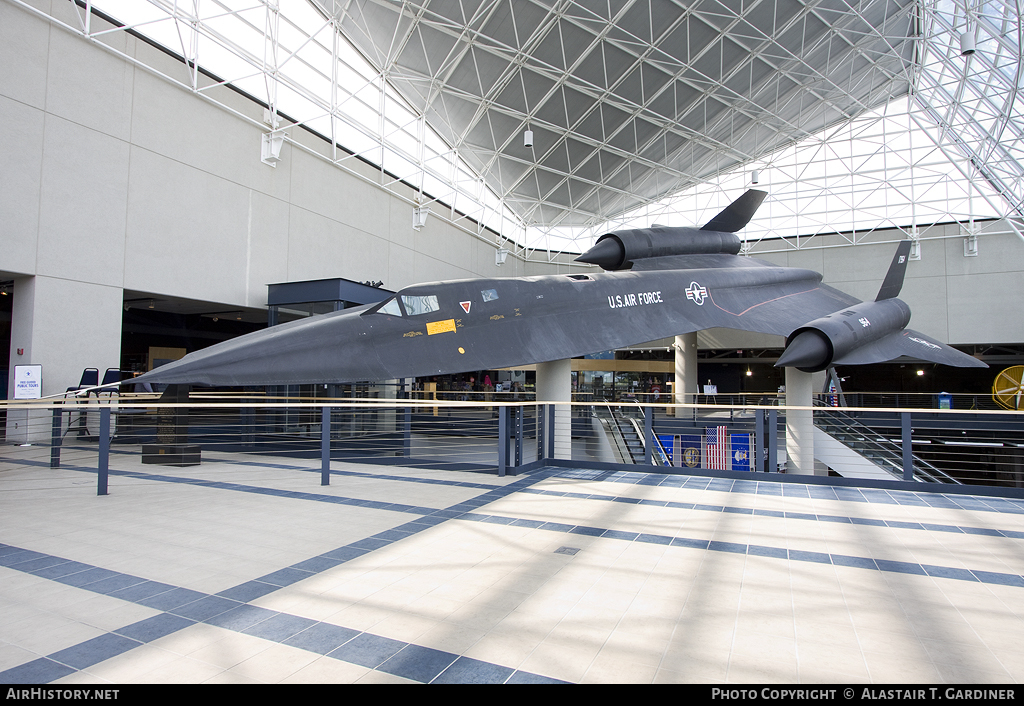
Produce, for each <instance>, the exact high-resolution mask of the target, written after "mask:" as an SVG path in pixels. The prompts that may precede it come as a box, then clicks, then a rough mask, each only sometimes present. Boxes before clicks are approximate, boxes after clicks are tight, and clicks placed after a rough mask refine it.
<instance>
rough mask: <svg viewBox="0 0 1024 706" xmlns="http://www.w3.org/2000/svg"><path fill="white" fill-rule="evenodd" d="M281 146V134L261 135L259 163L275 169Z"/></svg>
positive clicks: (279, 159)
mask: <svg viewBox="0 0 1024 706" xmlns="http://www.w3.org/2000/svg"><path fill="white" fill-rule="evenodd" d="M283 145H284V133H283V132H265V133H263V142H262V143H261V146H260V161H262V162H263V163H264V164H269V165H270V166H271V167H277V163H278V162H280V161H281V147H282V146H283Z"/></svg>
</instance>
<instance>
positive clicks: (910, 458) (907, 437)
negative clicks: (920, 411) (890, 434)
mask: <svg viewBox="0 0 1024 706" xmlns="http://www.w3.org/2000/svg"><path fill="white" fill-rule="evenodd" d="M900 417H901V420H900V421H901V422H902V427H903V440H902V443H903V480H914V447H913V446H912V445H911V444H912V441H911V429H910V412H900Z"/></svg>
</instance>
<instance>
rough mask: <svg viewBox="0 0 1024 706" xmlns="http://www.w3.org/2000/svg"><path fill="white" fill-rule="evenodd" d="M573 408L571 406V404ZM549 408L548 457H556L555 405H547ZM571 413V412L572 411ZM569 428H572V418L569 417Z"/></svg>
mask: <svg viewBox="0 0 1024 706" xmlns="http://www.w3.org/2000/svg"><path fill="white" fill-rule="evenodd" d="M570 409H571V406H570ZM547 410H548V458H554V457H555V405H553V404H549V405H547ZM570 414H571V412H570ZM569 428H570V429H572V418H571V417H570V418H569Z"/></svg>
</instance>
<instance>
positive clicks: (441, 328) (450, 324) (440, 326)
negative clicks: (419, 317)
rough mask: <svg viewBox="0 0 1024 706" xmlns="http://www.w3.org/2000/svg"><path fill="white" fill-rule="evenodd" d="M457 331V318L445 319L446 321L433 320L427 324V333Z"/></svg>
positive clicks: (430, 334) (429, 334)
mask: <svg viewBox="0 0 1024 706" xmlns="http://www.w3.org/2000/svg"><path fill="white" fill-rule="evenodd" d="M449 331H450V332H451V333H455V319H445V320H444V321H431V322H429V323H428V324H427V335H428V336H433V335H434V334H435V333H448V332H449Z"/></svg>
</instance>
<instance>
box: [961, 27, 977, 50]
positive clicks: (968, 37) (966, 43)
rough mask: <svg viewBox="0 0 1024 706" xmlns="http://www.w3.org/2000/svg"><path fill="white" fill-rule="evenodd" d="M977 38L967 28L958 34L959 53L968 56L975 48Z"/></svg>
mask: <svg viewBox="0 0 1024 706" xmlns="http://www.w3.org/2000/svg"><path fill="white" fill-rule="evenodd" d="M977 43H978V39H977V37H975V36H974V32H973V31H971V30H969V29H968V30H967V31H966V32H964V33H962V34H961V35H960V55H961V56H970V55H971V54H973V53H974V52H975V50H976V49H977Z"/></svg>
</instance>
